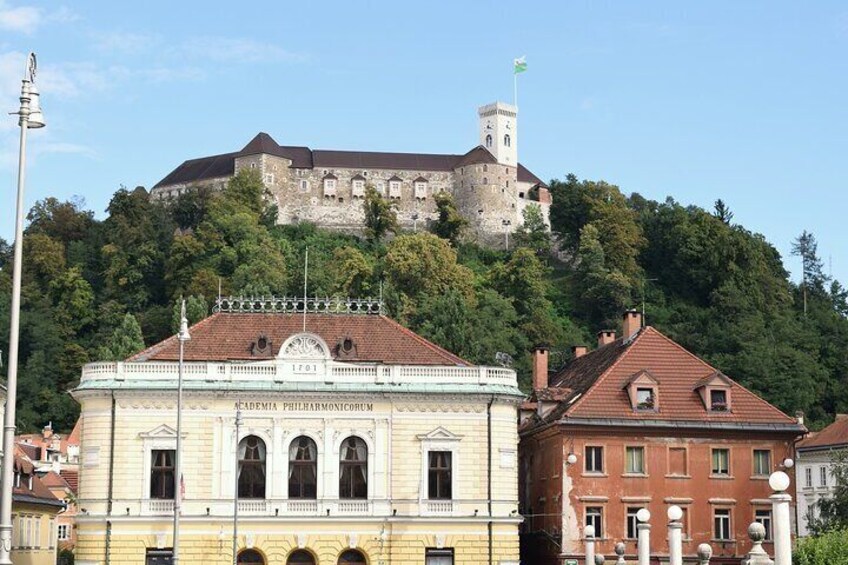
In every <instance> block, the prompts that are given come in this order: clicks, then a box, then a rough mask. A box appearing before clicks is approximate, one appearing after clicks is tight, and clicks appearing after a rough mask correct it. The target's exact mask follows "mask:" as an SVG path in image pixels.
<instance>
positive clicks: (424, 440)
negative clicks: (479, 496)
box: [418, 426, 463, 503]
mask: <svg viewBox="0 0 848 565" xmlns="http://www.w3.org/2000/svg"><path fill="white" fill-rule="evenodd" d="M462 437H463V436H459V435H456V434H454V433H452V432H450V431H449V430H447V429H445V428H443V427H441V426H439V427H438V428H436V429H434V430H433V431H431V432H430V433H428V434H423V435H419V436H418V439H419V440H420V442H421V481H420V484H419V487H418V500H419V502H420V503H423V502H426V501H429V500H430V498H429V495H430V493H429V489H428V487H429V471H430V452H431V451H448V452H450V454H451V497H450V501H452V502H455V501H457V500H461V499H462V493H461V492H460V491H459V484H460V483H459V477H460V473H461V470H462V466H461V464H460V460H459V451H460V447H459V443H460V441H462ZM434 502H447V501H446V500H445V501H441V500H434Z"/></svg>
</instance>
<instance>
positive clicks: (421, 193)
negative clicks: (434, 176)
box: [415, 181, 427, 200]
mask: <svg viewBox="0 0 848 565" xmlns="http://www.w3.org/2000/svg"><path fill="white" fill-rule="evenodd" d="M415 198H419V199H421V200H423V199H425V198H427V183H426V182H423V181H418V182H416V183H415Z"/></svg>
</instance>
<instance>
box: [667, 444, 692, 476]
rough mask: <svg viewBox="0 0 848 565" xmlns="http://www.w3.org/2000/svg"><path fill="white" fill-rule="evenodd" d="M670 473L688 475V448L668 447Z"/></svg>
mask: <svg viewBox="0 0 848 565" xmlns="http://www.w3.org/2000/svg"><path fill="white" fill-rule="evenodd" d="M668 474H669V475H674V476H676V477H685V476H686V475H688V474H689V473H688V469H687V467H686V448H685V447H670V448H669V449H668Z"/></svg>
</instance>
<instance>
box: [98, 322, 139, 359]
mask: <svg viewBox="0 0 848 565" xmlns="http://www.w3.org/2000/svg"><path fill="white" fill-rule="evenodd" d="M142 349H144V338H143V336H142V334H141V326H139V324H138V320H136V319H135V316H133V315H132V314H126V315H125V316H124V319H123V320H122V321H121V325H120V326H118V327H117V328H115V331H113V332H112V335H111V336H110V337H109V339H108V340H107V341H106V343H105V344H103V346H101V348H100V349H99V351H98V355H97V356H98V360H100V361H123V360H124V359H127V358H129V357H131V356H132V355H135V354H136V353H138V352H139V351H141V350H142Z"/></svg>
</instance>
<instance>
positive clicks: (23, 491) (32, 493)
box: [12, 453, 65, 507]
mask: <svg viewBox="0 0 848 565" xmlns="http://www.w3.org/2000/svg"><path fill="white" fill-rule="evenodd" d="M15 473H20V475H21V480H20V485H18V484H17V481H16V484H15V485H14V486H13V487H12V499H13V501H15V502H26V503H30V504H46V505H49V506H56V507H63V506H64V505H65V504H64V503H63V502H62V501H61V500H59V499H58V498H56V496H55V495H54V494H53V493H52V492H50V489H49V488H47V486H46V485H45V484H44V483H43V482H42V481H41V479H39V478H38V476H37V475H36V474H35V467H34V466H33V465H32V463H31V462H29V461H27V459H26V458H25V457H22V456H20V455H19V454H18V453H15ZM30 479H31V480H32V486H31V487H30Z"/></svg>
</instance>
